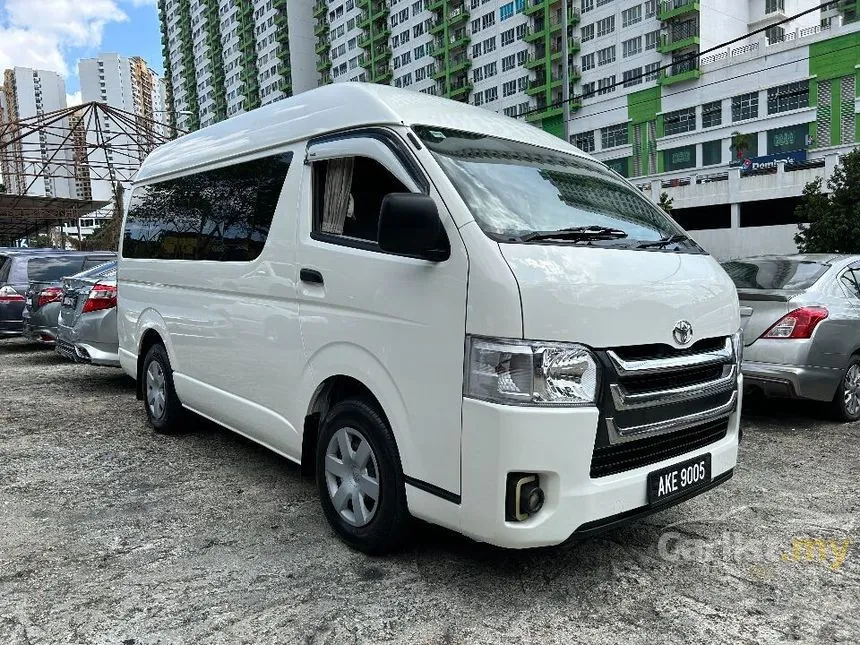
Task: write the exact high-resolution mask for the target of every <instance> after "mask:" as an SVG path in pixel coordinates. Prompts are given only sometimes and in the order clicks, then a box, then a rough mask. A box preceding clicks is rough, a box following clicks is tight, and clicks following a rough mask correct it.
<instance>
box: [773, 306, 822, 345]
mask: <svg viewBox="0 0 860 645" xmlns="http://www.w3.org/2000/svg"><path fill="white" fill-rule="evenodd" d="M829 315H830V312H829V311H827V309H825V308H824V307H801V308H800V309H795V310H794V311H790V312H788V313H787V314H785V315H784V316H783V317H782V318H780V319H779V320H778V321H776V323H775V324H774V325H773V326H772V327H771V328H770V329H768V330H767V331H766V332H764V333H763V334H762V335H761V337H762V338H811V337H812V332H813V331H815V328H816V327H817V326H818V323H820V322H821V321H822V320H824V319H825V318H827V316H829Z"/></svg>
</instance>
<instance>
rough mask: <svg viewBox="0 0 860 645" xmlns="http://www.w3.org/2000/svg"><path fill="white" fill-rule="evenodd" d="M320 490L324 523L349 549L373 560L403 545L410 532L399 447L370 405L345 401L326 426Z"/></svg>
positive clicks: (320, 449)
mask: <svg viewBox="0 0 860 645" xmlns="http://www.w3.org/2000/svg"><path fill="white" fill-rule="evenodd" d="M316 462H317V469H316V473H317V474H316V477H317V488H318V489H319V494H320V500H321V502H322V507H323V512H324V513H325V516H326V519H327V520H328V521H329V524H331V526H332V528H333V529H334V530H335V532H336V533H337V534H338V535H339V536H340V538H341V539H342V540H343V541H344V542H346V543H347V544H349V545H350V546H351V547H353V548H355V549H358V550H359V551H364V552H365V553H369V554H372V555H380V554H383V553H388V552H390V551H392V550H394V549H395V548H396V547H397V546H399V545H400V544H401V543H402V541H403V539H404V537H405V536H406V534H407V532H408V529H409V511H408V510H407V506H406V489H405V487H404V483H403V471H402V469H401V465H400V457H399V454H398V452H397V444H396V443H395V441H394V437H393V435H392V433H391V429H390V428H389V427H388V424H387V423H386V422H385V420H384V419H383V418H382V416H381V415H380V413H379V412H378V411H377V410H376V409H375V408H374V407H373V406H372V405H370V404H369V403H368V402H367V401H365V400H362V399H347V400H345V401H341V402H340V403H338V404H337V405H335V406H334V407H333V408H332V409H331V411H330V412H329V413H328V414H327V415H326V418H325V420H324V421H323V423H322V428H321V431H320V437H319V441H318V442H317V455H316Z"/></svg>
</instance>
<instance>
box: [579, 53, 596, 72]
mask: <svg viewBox="0 0 860 645" xmlns="http://www.w3.org/2000/svg"><path fill="white" fill-rule="evenodd" d="M580 62H581V64H582V71H583V72H587V71H588V70H590V69H594V65H595V63H594V53H591V54H586V55H585V56H583V57H582V58H581V59H580Z"/></svg>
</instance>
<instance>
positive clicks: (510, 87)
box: [502, 4, 517, 96]
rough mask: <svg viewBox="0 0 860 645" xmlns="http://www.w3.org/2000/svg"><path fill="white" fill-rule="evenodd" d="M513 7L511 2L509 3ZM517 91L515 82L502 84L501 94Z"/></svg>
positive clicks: (511, 93) (511, 94) (510, 93)
mask: <svg viewBox="0 0 860 645" xmlns="http://www.w3.org/2000/svg"><path fill="white" fill-rule="evenodd" d="M511 7H513V4H512V5H511ZM516 93H517V82H516V81H508V82H506V83H504V84H503V85H502V96H513V95H514V94H516Z"/></svg>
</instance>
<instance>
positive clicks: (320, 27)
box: [314, 20, 329, 36]
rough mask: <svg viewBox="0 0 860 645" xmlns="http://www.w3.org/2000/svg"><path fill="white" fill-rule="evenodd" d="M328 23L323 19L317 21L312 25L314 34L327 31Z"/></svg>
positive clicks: (318, 34)
mask: <svg viewBox="0 0 860 645" xmlns="http://www.w3.org/2000/svg"><path fill="white" fill-rule="evenodd" d="M328 30H329V29H328V23H327V22H325V21H322V20H321V21H319V22H317V24H316V26H315V27H314V36H321V35H322V34H325V33H328Z"/></svg>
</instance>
